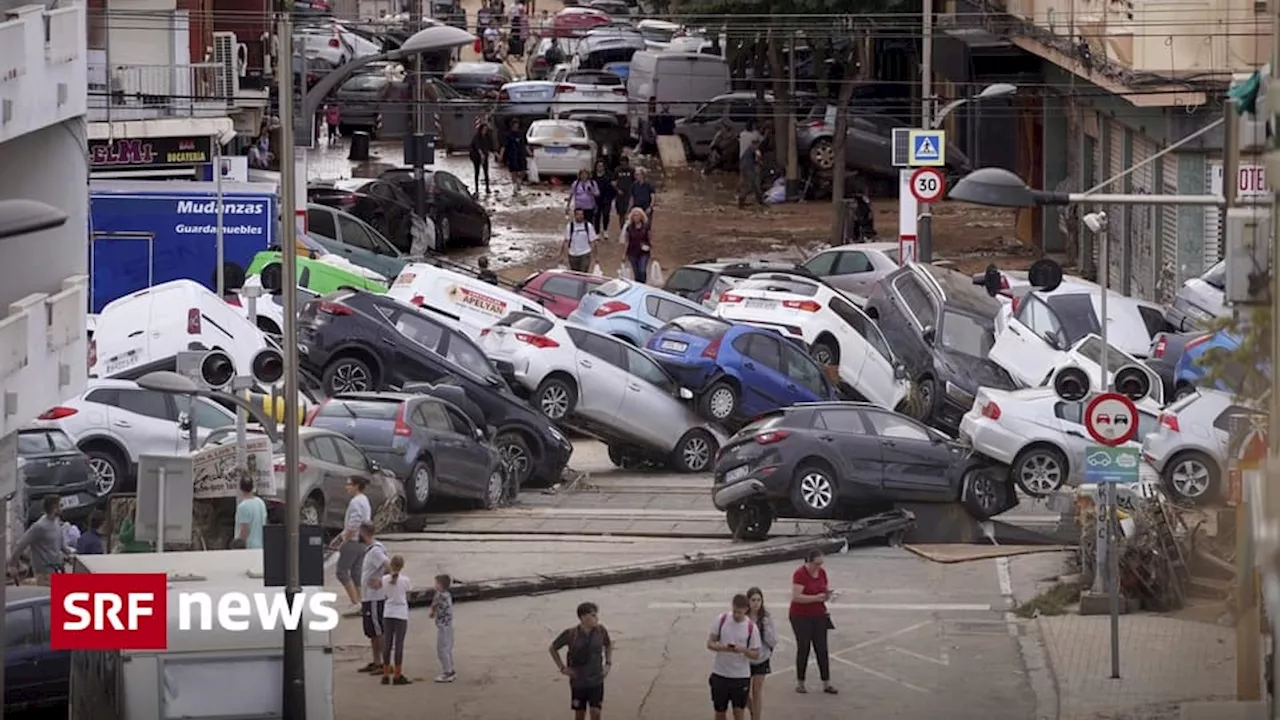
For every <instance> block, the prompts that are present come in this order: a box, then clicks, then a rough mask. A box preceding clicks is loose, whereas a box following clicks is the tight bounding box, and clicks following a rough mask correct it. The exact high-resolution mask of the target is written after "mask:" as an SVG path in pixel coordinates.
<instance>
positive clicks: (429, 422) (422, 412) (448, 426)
mask: <svg viewBox="0 0 1280 720" xmlns="http://www.w3.org/2000/svg"><path fill="white" fill-rule="evenodd" d="M413 417H414V421H415V422H416V423H417V424H419V425H421V426H422V427H425V428H429V429H431V430H435V431H436V432H453V423H452V422H450V421H449V416H448V415H446V414H445V411H444V406H443V405H441V404H440V403H437V402H430V401H428V402H424V403H422V404H420V405H418V409H417V410H414V411H413Z"/></svg>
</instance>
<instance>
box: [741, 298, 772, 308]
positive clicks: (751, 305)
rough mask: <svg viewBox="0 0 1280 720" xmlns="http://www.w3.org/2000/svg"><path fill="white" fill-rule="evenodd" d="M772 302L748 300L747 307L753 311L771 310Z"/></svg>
mask: <svg viewBox="0 0 1280 720" xmlns="http://www.w3.org/2000/svg"><path fill="white" fill-rule="evenodd" d="M773 306H774V302H773V301H772V300H748V301H747V307H749V308H751V309H753V310H772V309H773Z"/></svg>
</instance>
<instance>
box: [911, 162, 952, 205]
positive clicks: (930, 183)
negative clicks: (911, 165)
mask: <svg viewBox="0 0 1280 720" xmlns="http://www.w3.org/2000/svg"><path fill="white" fill-rule="evenodd" d="M946 192H947V176H946V175H943V174H942V171H941V170H939V169H937V168H931V167H922V168H920V169H919V170H916V171H915V172H914V173H912V174H911V194H912V195H915V196H916V200H919V201H920V202H922V203H932V202H937V201H939V200H941V199H942V196H943V195H944V194H946Z"/></svg>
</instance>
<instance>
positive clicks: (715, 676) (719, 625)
mask: <svg viewBox="0 0 1280 720" xmlns="http://www.w3.org/2000/svg"><path fill="white" fill-rule="evenodd" d="M750 609H751V603H750V602H749V601H748V600H747V596H746V595H734V596H733V612H731V613H722V614H720V615H718V616H716V619H715V620H713V621H712V622H711V634H710V635H709V636H708V637H707V649H708V650H710V651H711V652H713V653H715V654H716V655H715V660H714V661H713V662H712V664H711V683H710V684H711V705H712V707H714V709H715V712H716V720H727V717H728V712H729V706H730V705H733V720H743V715H744V714H745V713H746V710H747V703H748V702H749V701H750V696H751V662H752V661H753V660H759V659H760V630H759V629H758V628H757V627H756V624H755V623H753V622H751V618H749V617H747V612H748V611H749V610H750Z"/></svg>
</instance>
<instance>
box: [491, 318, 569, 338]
mask: <svg viewBox="0 0 1280 720" xmlns="http://www.w3.org/2000/svg"><path fill="white" fill-rule="evenodd" d="M496 324H497V325H499V326H501V327H509V328H513V329H516V330H523V331H525V332H528V333H533V334H534V335H545V334H546V333H547V331H548V330H550V329H551V328H553V327H555V326H556V324H555V323H553V322H551V321H550V320H548V319H546V318H544V317H539V316H537V315H530V314H528V313H511V314H510V315H508V316H506V317H504V318H502V319H501V320H499V321H498V322H497V323H496Z"/></svg>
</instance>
